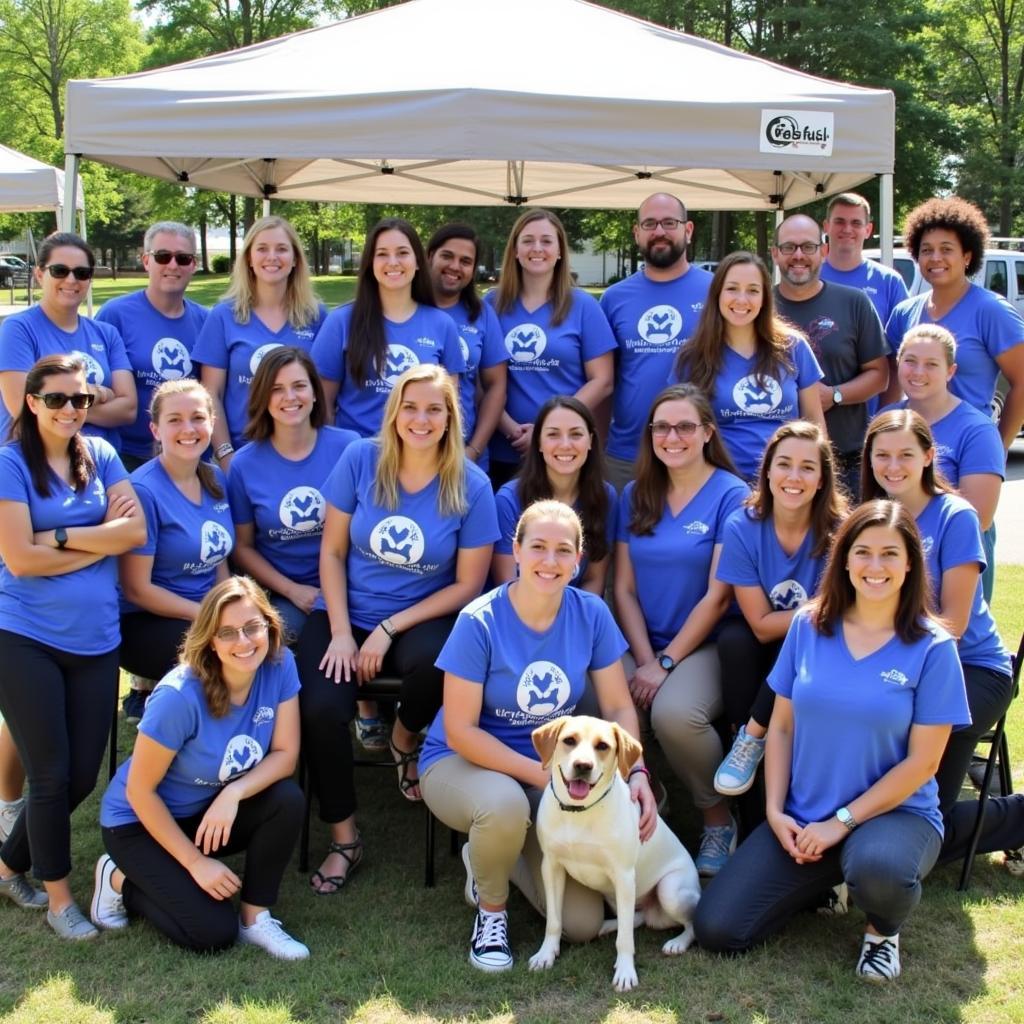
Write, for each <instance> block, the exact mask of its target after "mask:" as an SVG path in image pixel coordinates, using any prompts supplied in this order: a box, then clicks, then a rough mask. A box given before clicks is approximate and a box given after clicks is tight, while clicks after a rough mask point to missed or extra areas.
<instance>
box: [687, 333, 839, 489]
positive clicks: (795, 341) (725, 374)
mask: <svg viewBox="0 0 1024 1024" xmlns="http://www.w3.org/2000/svg"><path fill="white" fill-rule="evenodd" d="M789 357H790V359H791V360H792V362H793V366H794V367H795V372H794V373H790V372H789V371H788V370H786V369H784V368H780V372H781V376H780V377H772V376H765V377H764V378H763V379H762V380H760V381H759V380H758V377H757V357H756V356H751V357H750V358H749V359H748V358H746V357H745V356H741V355H740V354H739V353H738V352H735V351H734V350H733V349H731V348H730V347H729V346H728V345H723V346H722V369H721V370H720V371H719V373H718V376H717V377H716V378H715V390H714V393H713V394H712V395H711V407H712V409H713V410H714V413H715V419H716V420H717V421H718V429H719V432H720V433H721V435H722V440H723V441H724V442H725V447H726V448H727V449H728V450H729V454H730V455H731V456H732V461H733V462H734V463H735V464H736V468H737V470H739V474H740V476H742V477H743V479H744V480H753V479H755V478H756V476H757V470H758V467H759V466H760V465H761V456H762V454H763V453H764V449H765V446H766V445H767V444H768V440H769V438H770V437H771V436H772V434H774V433H775V431H776V429H777V428H778V427H779V426H781V425H782V424H783V423H788V422H789V421H790V420H796V419H799V418H800V392H801V391H802V390H803V389H804V388H809V387H811V385H812V384H817V382H818V381H819V380H821V379H822V377H823V376H824V374H823V373H822V372H821V367H820V366H819V365H818V360H817V359H816V358H815V357H814V353H813V352H812V351H811V346H810V345H808V344H807V342H806V341H805V340H804V339H803V338H801V337H800V336H799V335H794V336H793V337H792V338H791V339H790V349H789ZM674 377H675V374H674V373H673V378H674Z"/></svg>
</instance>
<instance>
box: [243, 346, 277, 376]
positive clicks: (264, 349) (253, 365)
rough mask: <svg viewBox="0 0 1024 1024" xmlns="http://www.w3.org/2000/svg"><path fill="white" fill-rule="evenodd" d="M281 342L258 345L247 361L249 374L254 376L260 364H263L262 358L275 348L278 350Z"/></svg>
mask: <svg viewBox="0 0 1024 1024" xmlns="http://www.w3.org/2000/svg"><path fill="white" fill-rule="evenodd" d="M280 347H281V342H279V341H272V342H271V343H270V344H269V345H260V347H259V348H258V349H256V351H255V352H253V354H252V356H251V358H250V359H249V372H250V373H251V374H252V375H253V376H256V371H257V370H258V369H259V368H260V363H262V362H263V357H264V356H265V355H266V354H267V353H268V352H272V351H273V350H274V349H275V348H280Z"/></svg>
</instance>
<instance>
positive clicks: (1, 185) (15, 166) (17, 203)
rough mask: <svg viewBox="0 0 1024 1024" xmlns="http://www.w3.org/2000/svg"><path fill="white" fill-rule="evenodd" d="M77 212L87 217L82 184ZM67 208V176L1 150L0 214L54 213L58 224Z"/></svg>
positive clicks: (36, 161) (15, 151)
mask: <svg viewBox="0 0 1024 1024" xmlns="http://www.w3.org/2000/svg"><path fill="white" fill-rule="evenodd" d="M74 193H75V208H76V209H77V210H78V211H79V212H80V216H82V217H84V215H85V201H84V199H83V196H82V188H81V183H79V187H78V188H77V189H75V190H74ZM63 207H64V172H63V171H62V170H59V169H58V168H56V167H51V166H50V165H49V164H44V163H41V162H40V161H39V160H34V159H33V158H32V157H30V156H26V155H25V154H24V153H19V152H18V151H17V150H16V149H9V148H8V147H7V146H0V213H40V212H45V211H47V210H53V211H55V212H56V214H57V219H58V223H60V222H61V221H62V213H61V211H62V210H63Z"/></svg>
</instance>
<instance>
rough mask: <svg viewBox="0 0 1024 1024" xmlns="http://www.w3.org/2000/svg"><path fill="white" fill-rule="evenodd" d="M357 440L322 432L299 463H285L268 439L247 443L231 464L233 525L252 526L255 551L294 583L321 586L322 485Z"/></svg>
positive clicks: (350, 435)
mask: <svg viewBox="0 0 1024 1024" xmlns="http://www.w3.org/2000/svg"><path fill="white" fill-rule="evenodd" d="M357 436H358V435H356V434H355V433H354V432H353V431H351V430H339V429H338V428H337V427H321V428H320V430H318V431H317V435H316V444H314V445H313V450H312V451H311V452H310V453H309V454H308V455H307V456H306V457H305V458H304V459H297V460H293V459H286V458H285V457H284V456H283V455H281V453H280V452H278V450H277V449H276V448H275V447H274V445H273V443H272V442H271V441H270V440H269V439H268V440H266V441H253V442H252V443H251V444H247V445H246V446H245V447H244V448H242V449H241V450H240V451H238V452H236V453H235V456H234V458H233V459H232V460H231V466H230V468H229V469H228V493H229V495H230V498H231V513H232V515H233V516H234V520H235V522H236V523H237V524H239V525H241V524H243V523H252V524H254V533H255V544H256V550H257V551H258V552H259V553H260V554H261V555H262V556H263V557H264V558H265V559H266V560H267V561H268V562H269V563H270V564H271V565H272V566H273V567H274V568H275V569H276V570H277V571H278V572H279V573H281V574H282V575H283V576H287V577H288V579H290V580H292V581H293V582H295V583H301V584H302V585H303V586H308V587H319V586H320V540H321V537H322V536H323V532H324V519H325V518H326V516H327V504H326V502H325V501H324V497H323V494H322V490H323V486H324V481H325V480H326V479H327V478H328V477H329V476H330V475H331V471H332V470H333V469H334V467H335V466H336V465H337V464H338V460H339V459H340V458H341V453H342V452H343V451H344V450H345V449H346V448H347V447H348V446H349V444H351V443H352V442H353V441H355V440H356V438H357Z"/></svg>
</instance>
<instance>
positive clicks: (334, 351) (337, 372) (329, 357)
mask: <svg viewBox="0 0 1024 1024" xmlns="http://www.w3.org/2000/svg"><path fill="white" fill-rule="evenodd" d="M351 315H352V312H351V306H350V305H348V306H339V307H338V308H337V309H335V310H332V311H331V313H330V314H328V316H327V319H326V320H325V321H324V322H323V326H321V328H320V330H319V332H318V333H317V336H316V340H315V341H314V342H313V348H312V351H311V352H310V356H311V357H312V359H313V362H314V364H315V365H316V368H317V371H318V372H319V374H320V376H321V377H324V378H326V379H327V380H332V381H335V382H340V381H342V380H344V379H345V366H344V363H345V338H346V336H347V334H348V331H347V325H348V321H349V318H350V317H351Z"/></svg>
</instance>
